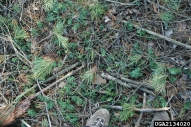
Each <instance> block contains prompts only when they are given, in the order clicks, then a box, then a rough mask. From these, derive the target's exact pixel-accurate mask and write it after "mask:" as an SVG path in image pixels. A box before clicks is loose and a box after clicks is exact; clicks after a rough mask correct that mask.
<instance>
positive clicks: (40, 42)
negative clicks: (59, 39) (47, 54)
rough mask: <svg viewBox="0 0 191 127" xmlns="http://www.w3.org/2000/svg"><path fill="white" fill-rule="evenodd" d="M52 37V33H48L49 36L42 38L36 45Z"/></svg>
mask: <svg viewBox="0 0 191 127" xmlns="http://www.w3.org/2000/svg"><path fill="white" fill-rule="evenodd" d="M52 35H53V33H52V32H50V34H49V35H48V36H47V37H45V38H43V39H42V40H40V41H39V42H38V44H41V43H42V42H43V41H45V40H46V39H48V38H50V37H51V36H52Z"/></svg>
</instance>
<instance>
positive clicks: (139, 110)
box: [109, 106, 170, 113]
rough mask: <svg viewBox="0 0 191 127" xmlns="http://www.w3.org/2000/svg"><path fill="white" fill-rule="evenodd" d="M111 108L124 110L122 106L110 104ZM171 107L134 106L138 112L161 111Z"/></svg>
mask: <svg viewBox="0 0 191 127" xmlns="http://www.w3.org/2000/svg"><path fill="white" fill-rule="evenodd" d="M109 108H111V109H117V110H123V107H122V106H109ZM169 109H170V107H164V108H134V110H135V111H136V112H145V113H149V112H160V111H167V110H169Z"/></svg>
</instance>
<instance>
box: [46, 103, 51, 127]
mask: <svg viewBox="0 0 191 127" xmlns="http://www.w3.org/2000/svg"><path fill="white" fill-rule="evenodd" d="M45 105H46V114H47V117H48V123H49V127H52V125H51V122H50V116H49V113H48V108H47V103H46V102H45Z"/></svg>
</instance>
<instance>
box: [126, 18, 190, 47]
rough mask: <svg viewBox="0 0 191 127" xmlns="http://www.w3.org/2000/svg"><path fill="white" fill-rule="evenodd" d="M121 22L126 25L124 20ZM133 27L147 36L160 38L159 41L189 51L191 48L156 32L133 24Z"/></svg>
mask: <svg viewBox="0 0 191 127" xmlns="http://www.w3.org/2000/svg"><path fill="white" fill-rule="evenodd" d="M123 22H124V23H127V21H125V20H123ZM133 26H134V27H135V28H136V29H140V30H142V31H145V32H147V33H148V34H151V35H154V36H157V37H159V38H161V39H164V40H166V41H168V42H172V43H174V44H176V45H179V46H182V47H184V48H186V49H191V46H190V45H187V44H184V43H181V42H179V41H176V40H174V39H171V38H169V37H166V36H164V35H161V34H158V33H156V32H153V31H150V30H147V29H144V28H141V27H140V26H138V25H135V24H134V25H133Z"/></svg>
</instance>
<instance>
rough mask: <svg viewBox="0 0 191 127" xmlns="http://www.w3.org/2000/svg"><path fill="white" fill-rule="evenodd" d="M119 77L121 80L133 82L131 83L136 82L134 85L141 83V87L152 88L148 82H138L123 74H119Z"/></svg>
mask: <svg viewBox="0 0 191 127" xmlns="http://www.w3.org/2000/svg"><path fill="white" fill-rule="evenodd" d="M120 78H121V80H123V81H126V82H130V83H133V84H136V85H140V84H142V86H143V87H145V88H148V89H151V90H154V88H153V87H152V86H150V85H149V84H147V83H141V82H138V81H134V80H132V79H128V78H125V77H123V76H120Z"/></svg>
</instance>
